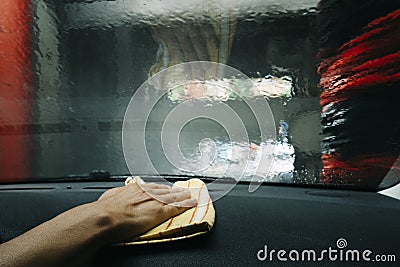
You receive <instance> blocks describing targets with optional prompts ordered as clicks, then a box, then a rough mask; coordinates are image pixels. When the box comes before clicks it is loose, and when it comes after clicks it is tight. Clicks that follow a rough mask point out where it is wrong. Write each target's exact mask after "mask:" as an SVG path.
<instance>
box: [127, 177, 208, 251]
mask: <svg viewBox="0 0 400 267" xmlns="http://www.w3.org/2000/svg"><path fill="white" fill-rule="evenodd" d="M131 182H139V183H142V182H143V181H142V180H141V179H140V178H139V177H135V178H133V179H132V178H128V179H127V181H126V182H125V184H128V183H131ZM173 186H178V187H184V188H188V189H189V190H190V192H191V194H192V197H193V198H196V199H197V202H198V205H197V206H196V207H193V208H191V209H189V210H187V211H185V212H183V213H181V214H179V215H178V216H175V217H172V218H170V219H169V220H167V221H165V222H164V223H162V224H160V225H158V226H156V227H155V228H153V229H151V230H150V231H148V232H147V233H145V234H143V235H141V236H139V237H136V238H134V239H133V240H132V241H130V242H126V243H121V244H120V245H136V244H150V243H160V242H167V241H174V240H179V239H186V238H190V237H194V236H198V235H201V234H205V233H208V232H209V231H210V230H211V228H212V227H213V225H214V221H215V210H214V206H213V204H212V200H211V198H210V194H209V193H208V190H207V186H206V184H205V183H204V182H203V181H201V180H200V179H190V180H188V181H178V182H176V183H174V185H173Z"/></svg>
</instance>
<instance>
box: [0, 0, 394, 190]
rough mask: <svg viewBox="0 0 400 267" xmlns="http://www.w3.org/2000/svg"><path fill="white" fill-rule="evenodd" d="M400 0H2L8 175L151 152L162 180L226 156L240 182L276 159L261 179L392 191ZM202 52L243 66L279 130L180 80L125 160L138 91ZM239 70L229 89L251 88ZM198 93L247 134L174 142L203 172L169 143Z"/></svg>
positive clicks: (0, 103)
mask: <svg viewBox="0 0 400 267" xmlns="http://www.w3.org/2000/svg"><path fill="white" fill-rule="evenodd" d="M399 8H400V3H398V1H383V0H382V1H363V3H360V1H358V0H354V1H344V0H326V1H317V0H303V1H297V0H282V1H272V0H271V1H269V0H268V1H261V0H252V1H228V0H227V1H214V0H191V1H176V0H154V1H133V0H132V1H129V0H125V1H123V0H114V1H110V0H108V1H103V0H91V1H85V0H58V1H50V0H13V1H10V0H1V3H0V11H1V14H2V15H1V17H0V166H1V167H0V182H10V181H12V182H18V181H31V180H32V181H33V180H38V179H45V178H46V179H48V178H56V177H62V176H66V175H69V177H73V175H74V174H76V175H78V174H79V175H80V174H87V173H90V172H91V171H93V170H106V171H108V172H109V173H111V174H113V175H124V174H129V173H132V174H140V175H146V174H149V171H148V166H147V165H146V164H147V163H146V164H143V162H145V157H147V156H148V158H149V159H150V162H151V164H152V165H153V166H154V168H155V169H156V170H157V172H158V173H159V174H163V175H189V176H190V175H196V176H205V177H214V178H219V177H225V176H227V175H226V173H225V172H224V171H223V170H224V168H225V167H226V166H227V165H237V166H242V164H244V162H243V161H246V162H245V165H246V169H245V170H244V171H243V170H242V169H240V170H239V171H241V172H242V171H243V173H242V175H241V177H240V178H241V180H243V181H249V180H251V179H252V176H253V175H254V169H256V168H257V167H258V164H260V162H263V159H264V158H268V159H270V162H271V165H270V166H268V168H266V170H265V171H264V172H262V173H258V175H259V176H261V177H262V179H263V181H265V182H271V183H289V184H290V183H296V184H328V185H334V186H338V187H343V186H352V187H354V188H361V189H373V190H375V189H377V188H380V187H381V188H382V187H388V186H391V185H393V184H395V183H397V182H398V181H399V179H400V175H398V171H399V167H400V166H399V161H398V160H397V158H398V157H399V150H400V145H399V141H398V140H400V120H399V117H398V110H397V103H396V102H397V101H398V99H399V96H400V95H399V92H400V90H399V88H398V87H399V85H400V75H399V73H400V59H399V58H400V56H399V52H398V51H399V48H400V40H399V38H400V37H399V36H400V32H399V29H400V27H398V26H399V22H400V20H399V17H400V12H399ZM193 61H210V62H216V63H221V64H226V65H228V66H230V67H232V68H234V69H236V70H238V71H240V72H241V73H243V74H244V75H246V76H247V77H248V78H249V80H250V81H251V82H252V83H253V84H254V86H255V88H256V89H257V93H252V92H250V91H246V92H244V94H245V95H246V99H250V100H252V99H259V98H260V97H261V98H263V99H265V100H266V101H267V102H268V105H269V108H270V110H271V112H272V115H273V119H274V120H273V121H274V133H273V134H272V135H271V136H270V138H268V139H266V140H264V139H263V138H261V136H262V135H263V133H262V129H261V130H260V128H259V127H257V126H258V125H257V123H259V121H257V118H255V116H254V114H252V112H251V110H249V108H248V106H246V105H245V104H244V103H243V101H242V100H241V99H239V98H238V97H235V95H233V94H230V93H229V92H227V91H224V90H214V89H210V88H207V86H205V87H202V89H201V90H199V88H197V87H191V86H183V87H179V88H176V89H175V90H172V91H170V92H169V93H168V94H166V95H165V97H163V98H162V99H161V100H160V101H159V103H158V104H157V109H155V110H153V112H152V113H151V115H150V116H148V117H147V116H143V120H145V121H146V133H145V134H144V135H143V137H144V140H145V143H146V152H147V154H148V155H144V154H142V153H136V154H135V158H134V159H133V160H134V161H135V164H134V166H135V168H134V170H132V169H128V166H127V164H126V161H125V158H124V151H123V145H122V129H123V122H124V116H125V112H126V110H127V107H128V104H129V102H130V101H131V98H132V96H133V95H134V94H135V92H136V91H137V90H138V88H139V87H140V86H141V85H142V84H143V83H145V82H146V81H147V79H148V78H149V77H154V75H157V73H159V72H160V71H163V70H166V69H167V68H168V67H172V66H175V65H177V64H180V63H185V62H193ZM232 79H233V81H232V80H230V79H229V78H228V79H225V80H223V81H222V82H227V83H235V87H237V88H242V87H243V84H241V83H240V79H239V81H237V80H235V79H234V78H232ZM150 95H151V93H150ZM149 99H151V97H150V98H146V97H144V98H143V102H146V101H150V100H149ZM188 99H190V100H195V101H196V103H200V104H201V105H204V106H207V105H209V106H213V105H217V104H218V103H225V104H227V105H229V106H230V107H233V108H234V110H235V114H238V116H239V117H240V119H241V121H242V122H244V125H245V129H246V134H247V137H248V138H246V139H243V140H241V139H240V138H239V139H235V140H232V139H231V138H230V136H229V134H228V133H227V130H226V129H225V128H224V127H223V126H224V125H223V123H222V125H221V123H218V122H216V121H213V120H210V119H206V118H197V119H193V120H190V122H188V123H187V124H185V125H184V127H183V128H182V129H181V131H180V132H179V136H178V137H177V138H178V142H177V144H178V145H179V150H180V151H181V153H182V155H183V156H184V157H185V158H186V159H188V160H189V161H190V160H193V161H195V160H196V159H198V158H199V157H201V156H202V153H206V154H207V153H211V152H213V153H212V157H211V156H210V163H209V165H207V166H206V167H205V168H203V169H201V170H197V171H196V172H195V173H194V172H191V171H188V170H187V169H185V168H177V166H175V165H174V164H173V163H171V162H170V161H169V159H168V157H166V155H165V150H166V148H165V147H163V143H162V137H161V130H162V129H161V128H162V126H163V122H165V120H166V117H167V115H168V114H169V112H170V111H171V110H173V109H174V108H175V107H179V106H180V104H182V103H183V102H185V101H186V100H188ZM395 101H396V102H395ZM138 112H139V113H140V110H139V111H138ZM182 115H183V113H182ZM225 123H227V124H229V122H225ZM131 127H135V124H133V125H131ZM266 147H269V148H272V149H266V151H269V152H268V153H263V152H262V151H265V148H266ZM129 149H131V150H132V151H135V147H130V148H129ZM210 151H211V152H210ZM233 152H234V153H233ZM133 153H134V152H133ZM233 176H234V175H233ZM385 177H386V178H385Z"/></svg>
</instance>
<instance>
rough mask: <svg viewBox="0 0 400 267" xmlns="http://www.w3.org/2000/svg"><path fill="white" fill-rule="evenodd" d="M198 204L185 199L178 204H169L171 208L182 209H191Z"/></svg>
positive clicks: (192, 199)
mask: <svg viewBox="0 0 400 267" xmlns="http://www.w3.org/2000/svg"><path fill="white" fill-rule="evenodd" d="M197 204H198V202H197V200H196V199H195V198H190V199H185V200H183V201H180V202H175V203H172V204H169V205H171V206H176V207H184V208H193V207H195V206H197Z"/></svg>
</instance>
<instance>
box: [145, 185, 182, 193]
mask: <svg viewBox="0 0 400 267" xmlns="http://www.w3.org/2000/svg"><path fill="white" fill-rule="evenodd" d="M146 192H147V193H148V194H150V195H166V194H172V193H180V192H188V193H190V191H189V190H188V189H185V188H181V187H178V188H168V189H164V188H155V189H153V188H151V189H147V190H146Z"/></svg>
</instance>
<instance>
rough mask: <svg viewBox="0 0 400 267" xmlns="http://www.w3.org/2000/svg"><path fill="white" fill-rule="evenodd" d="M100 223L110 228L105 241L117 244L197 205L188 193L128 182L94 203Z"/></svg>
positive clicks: (164, 187) (171, 188)
mask: <svg viewBox="0 0 400 267" xmlns="http://www.w3.org/2000/svg"><path fill="white" fill-rule="evenodd" d="M93 204H94V205H96V207H97V209H99V210H100V211H101V214H102V215H101V216H103V220H102V221H103V222H104V223H105V224H108V225H111V227H110V229H109V230H108V231H107V232H108V235H107V242H112V243H113V242H114V243H115V242H120V241H124V240H128V239H130V238H133V237H135V236H139V235H140V234H143V233H145V232H147V231H148V230H150V229H152V228H153V227H155V226H157V225H159V224H161V223H162V222H164V221H166V220H168V219H169V218H171V217H173V216H176V215H178V214H180V213H182V212H184V211H186V210H187V209H189V208H191V207H193V206H195V205H197V201H196V200H195V199H192V198H191V194H190V191H189V190H187V189H183V188H179V187H170V186H167V185H160V184H155V183H148V184H141V185H138V184H137V183H130V184H128V185H126V186H123V187H117V188H113V189H110V190H108V191H106V192H104V193H103V195H101V196H100V198H99V199H98V200H97V201H96V202H94V203H93Z"/></svg>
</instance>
